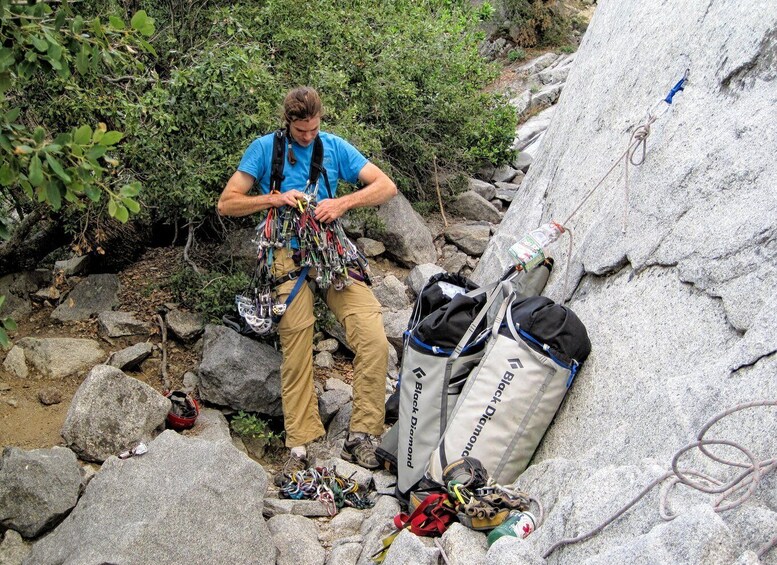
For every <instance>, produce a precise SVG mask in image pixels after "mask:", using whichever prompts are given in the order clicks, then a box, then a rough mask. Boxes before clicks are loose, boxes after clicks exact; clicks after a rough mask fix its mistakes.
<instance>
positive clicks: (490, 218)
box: [451, 190, 502, 224]
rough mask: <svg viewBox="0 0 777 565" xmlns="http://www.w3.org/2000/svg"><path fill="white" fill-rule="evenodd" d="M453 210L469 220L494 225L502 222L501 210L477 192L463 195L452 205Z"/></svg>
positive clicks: (468, 192)
mask: <svg viewBox="0 0 777 565" xmlns="http://www.w3.org/2000/svg"><path fill="white" fill-rule="evenodd" d="M451 208H452V209H453V210H454V211H455V212H456V213H457V214H459V215H460V216H462V217H464V218H466V219H468V220H483V221H486V222H491V223H492V224H498V223H499V222H501V221H502V214H500V213H499V210H497V209H496V208H494V205H493V204H491V203H490V202H489V201H488V200H486V199H485V198H483V197H482V196H480V195H479V194H478V193H477V192H473V191H471V190H468V191H467V192H463V193H461V194H460V195H459V197H458V198H457V199H456V200H455V201H454V202H453V203H452V204H451Z"/></svg>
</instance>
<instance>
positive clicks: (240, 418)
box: [229, 410, 284, 444]
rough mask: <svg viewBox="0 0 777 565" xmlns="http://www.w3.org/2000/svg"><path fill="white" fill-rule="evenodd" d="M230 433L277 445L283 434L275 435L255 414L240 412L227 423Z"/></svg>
mask: <svg viewBox="0 0 777 565" xmlns="http://www.w3.org/2000/svg"><path fill="white" fill-rule="evenodd" d="M229 426H230V428H232V431H233V432H235V433H236V434H237V435H239V436H241V437H245V438H259V439H265V440H267V441H268V442H269V443H271V444H273V443H276V444H277V443H279V442H280V441H281V440H282V439H283V435H284V433H283V432H281V433H275V432H274V431H273V430H272V429H271V428H270V425H269V424H268V423H267V422H266V421H264V420H262V419H261V418H259V417H258V416H257V415H256V414H251V413H248V412H244V411H243V410H240V411H239V412H238V413H237V415H236V416H234V417H233V418H232V421H231V422H230V423H229Z"/></svg>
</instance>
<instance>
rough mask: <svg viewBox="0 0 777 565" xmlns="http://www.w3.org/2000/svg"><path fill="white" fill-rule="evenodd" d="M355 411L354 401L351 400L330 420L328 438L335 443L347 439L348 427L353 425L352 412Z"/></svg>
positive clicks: (327, 431)
mask: <svg viewBox="0 0 777 565" xmlns="http://www.w3.org/2000/svg"><path fill="white" fill-rule="evenodd" d="M352 413H353V402H349V403H348V404H346V405H345V406H343V407H342V408H340V410H338V411H337V414H335V417H334V418H332V421H331V422H329V427H328V428H327V430H326V439H327V441H328V442H330V443H333V442H336V441H338V440H345V437H346V435H347V434H348V429H349V428H350V425H351V414H352Z"/></svg>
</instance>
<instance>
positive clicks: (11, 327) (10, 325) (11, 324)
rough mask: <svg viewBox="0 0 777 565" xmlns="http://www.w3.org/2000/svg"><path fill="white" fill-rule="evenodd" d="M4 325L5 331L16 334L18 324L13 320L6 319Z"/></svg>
mask: <svg viewBox="0 0 777 565" xmlns="http://www.w3.org/2000/svg"><path fill="white" fill-rule="evenodd" d="M3 325H4V326H5V329H7V330H8V331H9V332H15V331H16V322H15V321H14V319H13V318H6V319H5V320H3Z"/></svg>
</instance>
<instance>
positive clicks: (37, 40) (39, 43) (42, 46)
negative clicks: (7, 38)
mask: <svg viewBox="0 0 777 565" xmlns="http://www.w3.org/2000/svg"><path fill="white" fill-rule="evenodd" d="M30 39H32V44H33V45H34V46H35V49H37V50H38V51H40V52H41V53H45V52H46V51H48V49H49V42H48V41H46V40H45V39H44V38H42V37H38V36H37V35H33V36H32V37H31V38H30Z"/></svg>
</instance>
